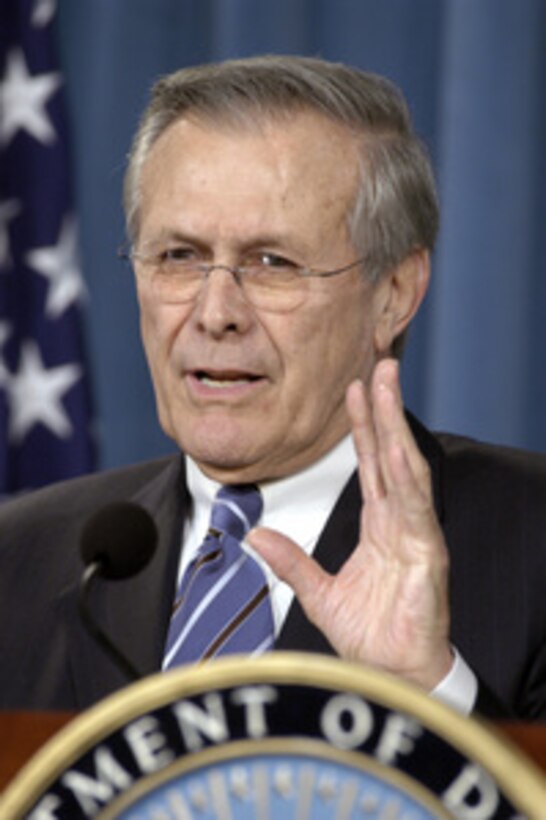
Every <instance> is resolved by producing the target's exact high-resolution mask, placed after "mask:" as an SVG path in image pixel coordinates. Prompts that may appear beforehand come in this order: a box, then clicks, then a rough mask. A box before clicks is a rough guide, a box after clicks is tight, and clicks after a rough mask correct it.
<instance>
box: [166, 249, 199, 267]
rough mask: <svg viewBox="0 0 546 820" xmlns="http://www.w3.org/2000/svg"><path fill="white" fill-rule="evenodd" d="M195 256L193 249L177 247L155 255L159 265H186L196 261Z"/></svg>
mask: <svg viewBox="0 0 546 820" xmlns="http://www.w3.org/2000/svg"><path fill="white" fill-rule="evenodd" d="M197 258H198V257H197V254H196V252H195V250H194V249H193V248H190V247H185V246H184V245H177V246H176V247H172V248H164V249H163V250H161V251H159V253H158V254H157V260H158V262H159V263H160V264H175V265H177V264H181V265H184V264H187V263H188V262H193V261H195V260H197Z"/></svg>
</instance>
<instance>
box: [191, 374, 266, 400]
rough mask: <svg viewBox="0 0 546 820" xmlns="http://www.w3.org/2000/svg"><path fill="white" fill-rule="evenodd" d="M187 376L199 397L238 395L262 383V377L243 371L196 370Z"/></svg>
mask: <svg viewBox="0 0 546 820" xmlns="http://www.w3.org/2000/svg"><path fill="white" fill-rule="evenodd" d="M188 375H189V377H190V382H191V383H192V384H193V385H194V389H195V390H196V391H197V392H198V393H199V394H201V395H211V394H212V395H219V394H222V395H234V396H235V395H240V394H244V393H246V392H248V391H249V390H252V389H253V388H254V387H255V386H256V385H257V384H259V383H260V382H263V381H264V377H263V376H260V375H258V374H257V373H252V372H249V371H244V370H209V369H206V370H205V369H197V370H192V371H191V372H190V373H189V374H188Z"/></svg>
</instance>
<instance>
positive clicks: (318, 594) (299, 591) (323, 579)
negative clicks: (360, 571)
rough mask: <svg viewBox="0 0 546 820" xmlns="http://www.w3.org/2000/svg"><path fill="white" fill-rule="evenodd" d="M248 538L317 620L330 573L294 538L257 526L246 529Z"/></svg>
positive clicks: (308, 612) (312, 619) (311, 616)
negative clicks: (293, 539) (249, 529)
mask: <svg viewBox="0 0 546 820" xmlns="http://www.w3.org/2000/svg"><path fill="white" fill-rule="evenodd" d="M247 541H248V543H249V544H250V545H251V547H252V548H253V549H255V550H256V552H257V553H258V554H259V555H260V556H261V557H262V558H263V559H264V561H266V563H267V564H269V566H270V567H271V569H272V570H273V572H274V573H275V575H276V576H277V577H278V578H280V579H281V581H284V582H285V583H287V584H288V585H289V586H290V587H291V588H292V589H293V590H294V594H295V596H296V598H297V599H298V601H299V602H300V604H301V606H302V607H303V609H304V611H305V613H306V615H307V617H308V618H309V619H310V620H311V621H313V622H317V621H318V620H320V610H321V604H322V602H323V601H324V595H325V588H326V587H327V586H329V584H330V583H331V576H330V575H328V573H326V572H325V571H324V570H323V569H322V568H321V567H319V565H318V564H317V562H316V561H314V560H313V559H312V558H310V557H309V556H308V555H307V554H306V553H305V552H304V551H303V550H302V549H301V547H299V546H298V545H297V544H296V543H295V542H294V541H292V540H290V538H287V537H286V536H285V535H281V533H279V532H276V531H275V530H270V529H266V528H265V527H257V528H255V529H253V530H251V531H250V532H249V534H248V535H247Z"/></svg>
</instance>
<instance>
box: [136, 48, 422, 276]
mask: <svg viewBox="0 0 546 820" xmlns="http://www.w3.org/2000/svg"><path fill="white" fill-rule="evenodd" d="M302 110H314V111H317V112H320V113H321V114H323V115H324V116H326V117H328V118H330V119H331V120H333V121H335V122H336V123H341V124H343V125H345V126H346V127H347V128H349V129H350V130H351V131H352V132H353V133H354V134H355V137H356V138H357V139H360V140H361V145H362V150H361V161H360V176H361V180H360V185H359V188H358V192H357V196H356V199H355V202H354V203H353V207H352V208H351V212H350V213H348V214H347V218H348V223H349V230H350V236H351V238H352V241H353V242H354V244H355V247H356V248H357V249H358V250H359V251H360V253H361V255H362V256H363V258H364V260H365V264H364V269H365V271H366V273H367V275H368V276H370V277H371V278H373V279H376V278H378V277H379V276H380V275H381V273H383V272H384V271H386V270H389V269H390V268H392V267H394V266H395V265H397V264H398V263H400V262H401V261H402V260H403V259H404V258H405V257H406V256H407V255H408V254H410V253H411V252H412V251H415V250H417V249H428V250H431V249H432V248H433V246H434V241H435V238H436V232H437V228H438V204H437V197H436V190H435V183H434V178H433V174H432V170H431V166H430V162H429V159H428V156H427V153H426V151H425V149H424V147H423V145H422V144H421V142H420V141H419V139H418V138H417V136H416V135H415V132H414V131H413V127H412V124H411V119H410V115H409V112H408V108H407V105H406V103H405V101H404V98H403V96H402V94H401V92H400V91H399V90H398V89H397V88H396V87H395V86H394V85H393V84H392V83H391V82H389V81H388V80H386V79H385V78H383V77H379V76H377V75H374V74H370V73H366V72H363V71H359V70H357V69H354V68H350V67H348V66H345V65H342V64H338V63H330V62H327V61H325V60H320V59H315V58H310V57H293V56H263V57H253V58H249V59H242V60H230V61H226V62H223V63H217V64H209V65H203V66H197V67H193V68H186V69H182V70H180V71H177V72H175V73H174V74H170V75H168V76H166V77H163V78H161V79H160V80H159V81H158V82H157V83H156V84H155V86H154V88H153V89H152V95H151V100H150V104H149V106H148V108H147V109H146V111H145V112H144V115H143V118H142V120H141V123H140V126H139V129H138V131H137V134H136V136H135V139H134V142H133V146H132V149H131V153H130V155H129V164H128V168H127V173H126V177H125V189H124V203H125V213H126V220H127V232H128V236H129V238H130V239H131V240H132V241H135V240H136V239H137V238H138V230H139V205H140V191H139V181H140V176H141V173H142V167H143V165H144V163H145V161H146V158H147V156H148V154H149V152H150V150H151V148H152V146H153V145H154V143H155V142H156V140H157V139H158V138H159V137H160V136H161V134H162V133H163V132H164V131H165V130H166V129H167V128H168V127H169V126H170V125H171V124H172V123H174V122H176V121H177V120H179V119H180V118H182V117H184V116H185V115H191V116H193V117H197V118H199V119H201V120H210V121H212V122H216V123H218V122H223V123H226V124H230V125H234V126H238V127H247V128H248V127H252V126H254V127H255V125H256V123H260V122H263V121H264V120H265V121H267V120H271V119H282V118H283V117H287V116H291V115H292V114H293V113H294V112H296V111H302Z"/></svg>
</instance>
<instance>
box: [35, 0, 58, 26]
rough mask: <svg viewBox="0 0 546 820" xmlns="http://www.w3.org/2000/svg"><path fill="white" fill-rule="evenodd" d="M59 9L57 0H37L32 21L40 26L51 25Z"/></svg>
mask: <svg viewBox="0 0 546 820" xmlns="http://www.w3.org/2000/svg"><path fill="white" fill-rule="evenodd" d="M56 11H57V0H35V3H34V8H33V9H32V16H31V18H30V22H31V23H32V25H33V26H38V27H39V28H41V27H43V26H47V25H49V23H51V21H52V20H53V18H54V17H55V12H56Z"/></svg>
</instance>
